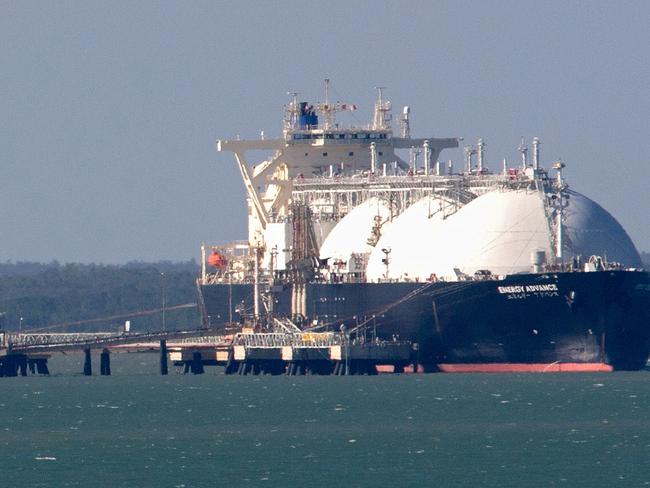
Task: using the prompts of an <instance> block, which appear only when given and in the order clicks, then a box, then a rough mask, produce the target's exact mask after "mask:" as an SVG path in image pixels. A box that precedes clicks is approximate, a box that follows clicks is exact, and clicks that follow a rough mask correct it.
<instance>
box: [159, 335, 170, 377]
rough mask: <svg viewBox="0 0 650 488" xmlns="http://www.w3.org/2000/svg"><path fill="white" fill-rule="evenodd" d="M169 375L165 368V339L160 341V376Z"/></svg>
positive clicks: (167, 369)
mask: <svg viewBox="0 0 650 488" xmlns="http://www.w3.org/2000/svg"><path fill="white" fill-rule="evenodd" d="M168 373H169V368H168V367H167V341H166V340H165V339H161V340H160V374H161V375H163V376H164V375H166V374H168Z"/></svg>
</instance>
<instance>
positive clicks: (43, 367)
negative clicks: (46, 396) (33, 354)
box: [34, 359, 50, 374]
mask: <svg viewBox="0 0 650 488" xmlns="http://www.w3.org/2000/svg"><path fill="white" fill-rule="evenodd" d="M34 362H35V363H36V372H37V373H38V374H50V370H49V368H48V367H47V359H35V360H34Z"/></svg>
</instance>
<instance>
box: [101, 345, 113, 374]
mask: <svg viewBox="0 0 650 488" xmlns="http://www.w3.org/2000/svg"><path fill="white" fill-rule="evenodd" d="M99 374H100V375H102V376H110V375H111V352H110V351H109V350H108V349H106V348H104V349H103V350H102V353H101V355H100V356H99Z"/></svg>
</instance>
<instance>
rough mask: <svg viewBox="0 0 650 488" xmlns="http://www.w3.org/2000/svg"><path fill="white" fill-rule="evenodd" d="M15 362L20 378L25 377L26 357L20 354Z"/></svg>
mask: <svg viewBox="0 0 650 488" xmlns="http://www.w3.org/2000/svg"><path fill="white" fill-rule="evenodd" d="M16 362H17V365H18V369H19V370H20V376H27V356H25V355H23V354H20V355H19V356H17V357H16Z"/></svg>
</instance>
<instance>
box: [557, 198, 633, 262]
mask: <svg viewBox="0 0 650 488" xmlns="http://www.w3.org/2000/svg"><path fill="white" fill-rule="evenodd" d="M567 193H568V194H569V205H568V207H567V208H566V209H565V210H564V215H565V224H564V234H563V236H564V242H563V244H564V245H563V252H564V254H565V258H571V257H572V256H574V255H581V256H582V257H583V258H585V259H587V258H589V256H592V255H594V254H596V255H599V256H602V257H607V260H608V261H610V262H612V261H616V262H619V263H622V264H623V265H625V266H631V267H641V266H642V264H641V256H639V252H638V251H637V250H636V247H634V244H633V243H632V240H631V239H630V237H629V236H628V235H627V232H625V230H624V229H623V227H622V226H621V224H619V223H618V221H617V220H616V219H615V218H614V217H612V216H611V214H609V212H607V211H606V210H605V209H604V208H603V207H601V206H600V205H598V204H597V203H596V202H594V201H593V200H591V199H589V198H587V197H586V196H584V195H582V194H580V193H578V192H575V191H572V190H569V191H568V192H567Z"/></svg>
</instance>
